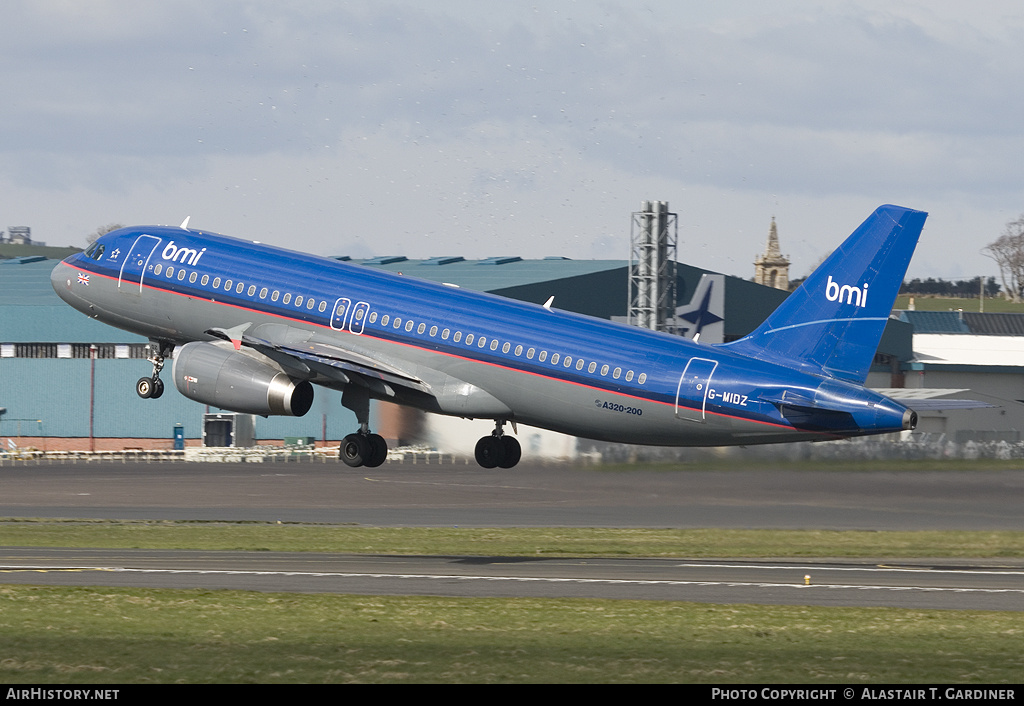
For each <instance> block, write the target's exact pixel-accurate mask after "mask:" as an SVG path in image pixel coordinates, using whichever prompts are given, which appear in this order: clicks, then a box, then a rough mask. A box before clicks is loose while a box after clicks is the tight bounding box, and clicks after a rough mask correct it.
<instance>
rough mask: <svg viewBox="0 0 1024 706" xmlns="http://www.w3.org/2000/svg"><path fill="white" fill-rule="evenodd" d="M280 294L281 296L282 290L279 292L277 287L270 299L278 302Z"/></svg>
mask: <svg viewBox="0 0 1024 706" xmlns="http://www.w3.org/2000/svg"><path fill="white" fill-rule="evenodd" d="M280 296H281V293H280V292H278V291H277V290H276V289H275V290H274V293H273V294H271V295H270V301H272V302H276V301H277V300H278V297H280Z"/></svg>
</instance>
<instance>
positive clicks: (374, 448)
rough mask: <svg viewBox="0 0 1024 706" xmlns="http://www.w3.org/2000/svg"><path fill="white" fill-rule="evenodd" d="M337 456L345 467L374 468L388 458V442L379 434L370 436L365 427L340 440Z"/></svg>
mask: <svg viewBox="0 0 1024 706" xmlns="http://www.w3.org/2000/svg"><path fill="white" fill-rule="evenodd" d="M338 456H339V458H341V460H342V461H344V462H345V465H346V466H351V467H353V468H358V467H359V466H367V467H369V468H376V467H377V466H379V465H381V464H382V463H384V461H386V460H387V458H388V442H386V441H384V437H383V436H381V435H380V434H371V433H370V430H369V428H368V427H367V425H365V424H363V425H360V429H359V431H357V432H356V433H355V434H349V435H348V436H346V437H345V438H344V439H342V440H341V448H339V449H338Z"/></svg>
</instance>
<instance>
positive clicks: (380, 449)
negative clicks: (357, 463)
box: [363, 434, 388, 468]
mask: <svg viewBox="0 0 1024 706" xmlns="http://www.w3.org/2000/svg"><path fill="white" fill-rule="evenodd" d="M366 440H367V441H368V442H369V444H370V449H371V450H370V456H369V458H367V459H366V463H365V464H363V465H365V466H366V467H368V468H376V467H377V466H379V465H381V464H382V463H384V462H385V461H386V460H387V459H388V442H386V441H384V437H383V436H381V435H380V434H370V435H369V436H367V437H366Z"/></svg>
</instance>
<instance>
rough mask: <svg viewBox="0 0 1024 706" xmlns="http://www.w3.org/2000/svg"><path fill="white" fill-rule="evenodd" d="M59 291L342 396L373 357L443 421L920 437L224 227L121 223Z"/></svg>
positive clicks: (892, 405)
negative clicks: (228, 347)
mask: <svg viewBox="0 0 1024 706" xmlns="http://www.w3.org/2000/svg"><path fill="white" fill-rule="evenodd" d="M52 282H53V286H54V289H55V290H56V291H57V293H58V294H59V295H60V296H61V297H62V298H63V299H64V300H65V301H67V302H68V303H69V304H71V305H72V306H74V307H75V308H77V309H79V310H81V311H82V312H84V313H86V314H88V315H89V316H92V317H94V318H96V319H98V320H100V321H103V322H105V323H108V324H111V325H113V326H117V327H119V328H122V329H125V330H128V331H132V332H134V333H137V334H141V335H143V336H146V337H149V338H151V339H155V340H160V341H166V342H170V343H174V344H178V345H180V344H184V343H187V342H190V341H212V340H215V339H216V336H213V335H211V334H210V333H209V331H210V330H211V329H214V328H215V329H220V330H232V329H235V328H236V327H239V330H245V331H247V332H248V333H250V334H253V335H255V336H256V337H257V338H260V339H261V340H270V341H271V342H274V343H275V344H282V341H285V342H290V343H288V345H287V346H285V350H286V351H287V352H289V355H292V353H291V352H294V356H295V357H296V360H298V361H300V362H301V363H302V365H300V366H298V368H297V370H305V371H308V372H306V373H303V374H304V375H305V377H306V378H307V379H309V380H310V381H311V382H313V383H316V384H320V385H323V386H326V387H329V388H334V389H344V387H345V385H346V381H347V380H348V378H347V377H346V374H345V372H344V370H343V369H339V365H340V367H341V368H344V365H343V364H342V363H339V359H342V358H344V356H342V355H336V356H331V355H325V354H323V350H325V348H329V349H330V350H339V351H345V352H350V353H351V355H352V356H354V357H357V358H358V360H373V361H377V362H378V363H379V364H380V365H381V366H382V368H386V369H387V370H388V371H390V372H391V373H394V374H393V375H392V377H391V378H390V382H388V381H387V380H385V382H383V383H381V384H380V385H379V386H378V387H377V388H376V391H375V394H374V396H375V397H378V398H381V399H393V400H394V401H396V402H398V403H402V404H409V405H413V406H416V407H419V408H422V409H426V410H428V411H432V412H436V413H441V414H449V415H456V416H463V417H481V418H491V419H503V420H509V421H515V422H518V423H523V424H529V425H535V426H539V427H544V428H547V429H552V430H556V431H560V432H565V433H569V434H573V435H577V436H583V437H588V438H595V439H603V440H608V441H618V442H626V443H642V444H657V445H673V446H691V445H726V444H753V443H767V442H782V441H794V440H806V439H827V438H842V437H847V436H858V435H863V434H876V433H884V432H892V431H899V430H902V429H904V428H907V409H906V408H905V407H903V406H902V405H900V404H898V403H896V402H894V401H892V400H890V399H888V398H886V397H884V396H882V395H879V394H877V393H874V392H872V391H870V390H868V389H866V388H864V387H861V386H860V385H857V384H854V383H850V382H844V381H842V380H839V379H835V378H830V377H827V376H824V375H814V374H808V373H806V372H801V371H799V370H796V369H794V368H793V367H791V366H787V365H784V364H780V363H778V362H771V361H766V360H760V359H755V358H752V357H747V356H745V355H740V354H739V353H737V352H734V351H731V350H730V349H729V348H728V347H716V346H706V345H697V344H694V343H693V342H691V341H689V340H688V339H685V338H680V337H676V336H670V335H667V334H661V333H656V332H652V331H647V330H643V329H638V328H635V327H630V326H623V325H619V324H615V323H612V322H609V321H604V320H599V319H594V318H590V317H586V316H580V315H576V314H571V313H568V312H564V311H557V310H548V309H545V308H544V307H542V306H540V305H538V304H529V303H523V302H518V301H513V300H509V299H506V298H502V297H498V296H494V295H489V294H482V293H478V292H472V291H467V290H464V289H459V288H457V287H452V286H446V285H441V284H436V283H433V282H428V281H424V280H420V279H417V278H413V277H405V276H400V275H392V274H390V273H385V272H381V271H376V270H373V269H371V268H368V267H362V266H358V265H351V264H347V263H344V262H339V261H336V260H330V259H325V258H320V257H315V256H312V255H307V254H302V253H297V252H293V251H289V250H284V249H280V248H275V247H271V246H267V245H262V244H258V243H253V242H247V241H243V240H238V239H234V238H228V237H225V236H221V235H216V234H213V233H207V232H199V231H195V230H185V229H182V228H171V227H146V228H127V229H122V230H118V231H115V232H113V233H110V234H107V235H105V236H103V237H102V238H101V239H100V240H98V241H97V243H96V244H94V246H93V247H92V248H90V250H89V251H87V253H81V254H76V255H73V256H71V257H69V258H67V259H66V260H64V261H63V262H62V263H61V264H60V265H58V266H57V267H56V268H55V269H54V271H53V275H52ZM282 345H284V344H282ZM303 346H305V348H303ZM342 362H343V363H344V364H346V365H347V364H348V362H346V361H342ZM336 370H337V372H336V373H335V371H336ZM399 373H400V375H399ZM402 376H404V378H407V379H408V380H410V381H415V382H414V383H413V384H409V385H404V384H402V383H401V379H399V378H402ZM396 379H399V381H398V382H395V380H396Z"/></svg>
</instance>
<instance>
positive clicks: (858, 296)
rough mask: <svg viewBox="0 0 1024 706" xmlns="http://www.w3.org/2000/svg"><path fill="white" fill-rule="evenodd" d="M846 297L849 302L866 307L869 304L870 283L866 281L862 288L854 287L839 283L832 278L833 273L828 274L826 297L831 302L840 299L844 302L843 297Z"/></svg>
mask: <svg viewBox="0 0 1024 706" xmlns="http://www.w3.org/2000/svg"><path fill="white" fill-rule="evenodd" d="M844 297H845V298H846V303H847V304H853V305H855V306H859V307H865V306H867V305H868V285H867V282H865V283H864V286H863V287H862V288H857V287H853V286H851V285H849V284H844V285H842V286H840V285H839V283H838V282H836V281H834V280H833V279H832V275H829V276H828V283H827V284H826V285H825V298H826V299H828V300H829V301H830V302H834V301H836V300H839V301H840V302H842V300H843V298H844Z"/></svg>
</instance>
